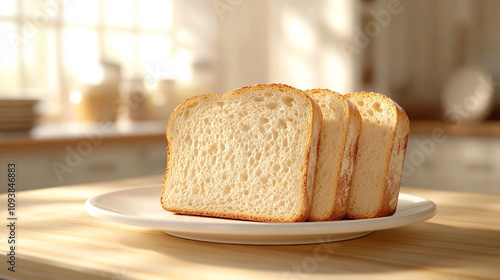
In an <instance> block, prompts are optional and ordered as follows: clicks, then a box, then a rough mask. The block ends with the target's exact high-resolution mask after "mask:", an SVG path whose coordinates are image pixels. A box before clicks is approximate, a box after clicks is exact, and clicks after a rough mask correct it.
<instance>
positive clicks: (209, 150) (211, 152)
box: [208, 144, 217, 155]
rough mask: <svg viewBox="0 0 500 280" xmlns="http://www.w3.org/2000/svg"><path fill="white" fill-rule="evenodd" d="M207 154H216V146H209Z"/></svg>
mask: <svg viewBox="0 0 500 280" xmlns="http://www.w3.org/2000/svg"><path fill="white" fill-rule="evenodd" d="M208 153H209V154H211V155H212V154H215V153H217V146H216V145H215V144H212V145H210V147H209V148H208Z"/></svg>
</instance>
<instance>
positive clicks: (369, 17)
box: [0, 0, 500, 193]
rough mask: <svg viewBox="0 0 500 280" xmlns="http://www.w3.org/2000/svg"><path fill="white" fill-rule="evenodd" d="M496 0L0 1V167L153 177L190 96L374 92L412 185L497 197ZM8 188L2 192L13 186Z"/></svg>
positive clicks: (2, 170) (34, 181) (22, 177)
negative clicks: (385, 104)
mask: <svg viewBox="0 0 500 280" xmlns="http://www.w3.org/2000/svg"><path fill="white" fill-rule="evenodd" d="M498 11H500V1H494V0H436V1H431V0H421V1H411V0H390V1H382V0H364V1H361V0H352V1H351V0H337V1H327V0H317V1H299V0H294V1H285V0H274V1H263V0H252V1H250V0H183V1H181V0H171V1H167V0H141V1H139V0H1V1H0V174H1V177H2V178H5V177H6V174H7V163H9V162H15V164H16V166H17V176H18V180H17V181H18V185H17V186H18V190H27V189H32V188H40V187H51V186H58V185H68V184H76V183H84V182H95V181H102V180H110V179H118V178H126V177H133V176H142V175H158V176H159V183H161V176H162V173H164V170H165V167H166V150H165V147H166V144H167V143H166V140H165V135H164V134H165V126H166V122H167V120H168V117H169V115H170V113H171V112H172V111H173V109H175V107H176V106H177V105H178V104H179V103H180V102H181V101H182V100H184V99H185V98H187V97H190V96H193V95H198V94H207V93H224V92H227V91H229V90H232V89H235V88H239V87H242V86H247V85H252V84H257V83H287V84H289V85H292V86H295V87H297V88H300V89H308V88H329V89H332V90H335V91H338V92H341V93H348V92H354V91H362V90H364V91H375V92H380V93H383V94H386V95H388V96H390V97H391V98H393V99H394V100H395V101H397V102H398V103H399V104H400V105H401V106H402V107H403V108H404V109H405V110H406V112H407V114H408V115H409V117H410V121H411V129H412V132H411V136H410V140H409V144H408V150H407V156H406V163H405V170H404V173H403V185H405V186H411V187H422V188H436V189H448V190H457V191H474V192H483V193H500V138H499V137H500V17H499V16H498ZM5 191H6V188H4V189H2V190H1V192H5Z"/></svg>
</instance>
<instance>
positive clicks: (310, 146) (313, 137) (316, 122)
mask: <svg viewBox="0 0 500 280" xmlns="http://www.w3.org/2000/svg"><path fill="white" fill-rule="evenodd" d="M264 89H271V90H277V91H282V92H287V93H294V94H296V95H297V96H299V97H301V98H303V99H304V100H305V101H306V102H307V103H308V104H310V105H311V106H310V111H309V112H308V113H309V116H310V117H309V125H308V136H307V137H308V139H307V140H306V142H305V143H307V148H306V150H305V152H304V158H305V160H304V166H303V167H302V170H303V172H304V173H303V178H302V183H301V184H302V190H303V193H302V197H303V199H302V201H303V203H302V205H301V206H300V208H301V209H302V211H301V212H302V213H300V214H298V215H297V216H295V217H292V218H290V219H289V220H284V219H279V218H269V217H265V216H257V215H249V214H246V213H243V214H230V213H223V212H217V213H215V212H207V211H202V210H199V211H187V210H185V209H177V208H173V207H170V206H168V205H165V203H164V201H165V195H166V192H167V191H168V190H167V188H166V182H167V180H168V179H169V177H170V173H171V172H170V171H171V168H172V166H171V165H172V160H171V157H170V155H171V150H172V149H174V148H175V147H172V146H171V145H172V143H173V141H172V139H171V136H170V133H169V131H170V129H171V126H172V120H173V118H172V117H171V118H170V119H169V121H168V124H167V129H166V137H167V141H168V143H169V144H168V146H167V153H168V158H167V169H166V172H165V176H164V182H163V189H162V194H161V204H162V207H163V209H165V210H167V211H170V212H174V213H179V214H190V215H204V216H216V217H221V218H230V219H244V220H253V221H262V222H301V221H305V220H306V219H307V218H308V216H309V212H310V208H311V195H312V187H313V183H312V181H311V176H312V180H314V172H311V170H312V171H314V170H315V166H316V158H317V145H318V139H319V134H320V131H321V123H322V116H321V110H320V109H319V106H318V105H317V104H316V102H315V101H314V100H313V99H311V98H310V97H309V96H307V95H306V94H305V93H304V92H303V91H301V90H299V89H296V88H294V87H291V86H288V85H284V84H260V85H254V86H247V87H243V88H240V89H236V90H233V91H230V92H228V93H226V94H224V95H218V94H208V95H199V96H195V97H191V98H189V99H187V100H185V101H184V102H182V103H181V104H180V105H179V106H178V107H177V108H176V109H175V110H174V112H173V113H172V116H175V115H176V114H178V113H179V112H181V111H182V110H183V109H184V107H186V106H188V105H189V104H191V103H192V102H196V101H197V100H200V99H205V98H221V99H225V98H228V97H230V96H232V95H237V94H243V93H245V92H251V91H259V90H264ZM311 173H312V175H311Z"/></svg>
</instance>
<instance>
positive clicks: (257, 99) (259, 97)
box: [253, 96, 264, 102]
mask: <svg viewBox="0 0 500 280" xmlns="http://www.w3.org/2000/svg"><path fill="white" fill-rule="evenodd" d="M253 101H256V102H261V101H264V97H261V96H257V97H255V98H254V99H253Z"/></svg>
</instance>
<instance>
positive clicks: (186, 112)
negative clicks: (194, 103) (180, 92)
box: [182, 110, 189, 119]
mask: <svg viewBox="0 0 500 280" xmlns="http://www.w3.org/2000/svg"><path fill="white" fill-rule="evenodd" d="M182 116H183V117H184V118H185V119H187V118H188V117H189V110H185V111H184V114H183V115H182Z"/></svg>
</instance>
